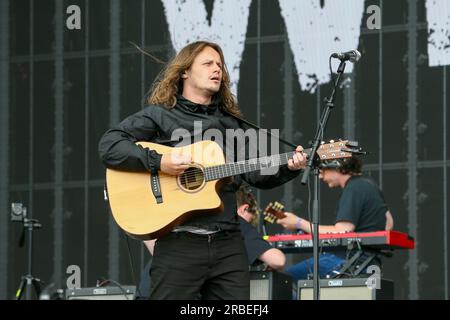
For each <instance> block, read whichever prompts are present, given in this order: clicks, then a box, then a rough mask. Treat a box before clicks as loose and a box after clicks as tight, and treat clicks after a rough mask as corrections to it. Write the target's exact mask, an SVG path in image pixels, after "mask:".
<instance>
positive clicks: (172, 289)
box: [150, 230, 250, 300]
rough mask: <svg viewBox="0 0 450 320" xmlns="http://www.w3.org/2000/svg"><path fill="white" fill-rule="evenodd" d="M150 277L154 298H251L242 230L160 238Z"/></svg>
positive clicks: (184, 233) (151, 292)
mask: <svg viewBox="0 0 450 320" xmlns="http://www.w3.org/2000/svg"><path fill="white" fill-rule="evenodd" d="M150 277H151V287H150V299H156V300H160V299H171V300H175V299H186V300H194V299H203V300H219V299H221V300H222V299H223V300H234V299H239V300H248V299H250V278H249V271H248V259H247V252H246V250H245V244H244V240H243V238H242V235H241V232H240V231H239V230H237V231H234V232H230V231H220V232H217V233H214V234H211V235H197V234H192V233H189V232H178V233H174V232H172V233H170V234H169V235H167V236H165V237H163V238H160V239H158V240H157V241H156V244H155V249H154V254H153V262H152V267H151V269H150Z"/></svg>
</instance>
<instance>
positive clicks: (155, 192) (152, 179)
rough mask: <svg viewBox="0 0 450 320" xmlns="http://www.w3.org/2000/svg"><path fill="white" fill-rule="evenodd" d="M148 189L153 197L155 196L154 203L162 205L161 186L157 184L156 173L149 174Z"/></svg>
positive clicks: (157, 176)
mask: <svg viewBox="0 0 450 320" xmlns="http://www.w3.org/2000/svg"><path fill="white" fill-rule="evenodd" d="M150 188H151V189H152V192H153V196H155V199H156V203H162V202H163V198H162V192H161V184H160V183H159V175H158V171H156V172H152V173H150Z"/></svg>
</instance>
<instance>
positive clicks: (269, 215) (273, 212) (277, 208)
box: [263, 201, 286, 223]
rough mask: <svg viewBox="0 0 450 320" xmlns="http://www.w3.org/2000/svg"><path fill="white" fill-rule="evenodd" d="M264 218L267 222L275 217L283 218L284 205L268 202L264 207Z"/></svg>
mask: <svg viewBox="0 0 450 320" xmlns="http://www.w3.org/2000/svg"><path fill="white" fill-rule="evenodd" d="M263 214H264V220H265V221H267V222H269V223H274V222H275V221H276V220H277V219H283V218H284V217H286V214H285V213H284V205H282V204H281V203H279V202H277V201H275V202H274V203H272V202H271V203H269V204H268V205H267V207H266V209H264V213H263Z"/></svg>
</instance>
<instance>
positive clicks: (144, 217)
mask: <svg viewBox="0 0 450 320" xmlns="http://www.w3.org/2000/svg"><path fill="white" fill-rule="evenodd" d="M347 142H348V141H347V140H344V141H336V142H335V141H332V142H329V143H323V144H322V145H321V146H320V147H319V149H318V151H317V154H318V156H319V159H320V160H328V159H336V158H346V157H351V156H352V153H351V152H346V151H342V149H344V150H348V148H347V146H346V144H347ZM137 144H139V145H141V146H142V147H144V148H149V149H151V150H155V151H156V152H158V153H160V154H171V153H179V154H187V155H190V156H191V159H192V162H191V164H190V165H189V168H188V169H187V170H185V171H184V173H182V174H180V175H178V176H174V175H168V174H165V173H164V172H161V171H159V172H157V173H156V172H155V173H150V172H129V171H121V170H115V169H109V168H108V169H107V170H106V185H107V190H106V192H107V196H108V199H109V204H110V207H111V211H112V214H113V217H114V219H115V221H116V222H117V224H118V225H119V226H120V227H121V228H122V229H123V230H124V231H125V232H127V233H128V234H129V235H130V236H132V237H134V238H136V239H140V240H150V239H155V238H159V237H161V236H162V235H164V234H165V233H167V232H170V231H171V230H172V229H173V228H174V227H175V226H177V225H179V224H181V223H182V222H183V221H184V220H186V219H187V218H188V217H189V216H191V215H193V214H202V213H211V212H217V213H220V212H222V211H223V204H222V202H221V199H220V197H219V195H218V190H219V189H220V186H221V184H222V183H224V182H225V181H226V180H225V178H229V177H232V176H235V175H239V174H242V173H247V172H252V171H258V170H264V169H274V168H275V167H279V166H281V165H285V164H287V163H288V160H289V159H290V158H292V156H293V154H294V152H287V153H283V154H277V155H272V156H266V157H261V158H255V159H250V160H245V161H239V162H231V163H226V162H225V156H224V153H223V150H222V148H221V147H220V146H219V145H218V144H217V143H215V142H214V141H210V140H205V141H200V142H196V143H194V144H191V145H187V146H183V147H168V146H164V145H160V144H156V143H151V142H137ZM304 152H305V153H306V154H308V152H310V149H306V150H304ZM308 155H309V154H308Z"/></svg>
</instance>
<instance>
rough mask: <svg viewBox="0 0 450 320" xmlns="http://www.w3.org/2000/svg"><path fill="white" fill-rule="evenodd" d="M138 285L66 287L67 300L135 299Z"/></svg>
mask: <svg viewBox="0 0 450 320" xmlns="http://www.w3.org/2000/svg"><path fill="white" fill-rule="evenodd" d="M135 294H136V286H121V287H117V286H116V287H113V286H110V287H109V286H108V287H93V288H78V289H66V300H134V297H135Z"/></svg>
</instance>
